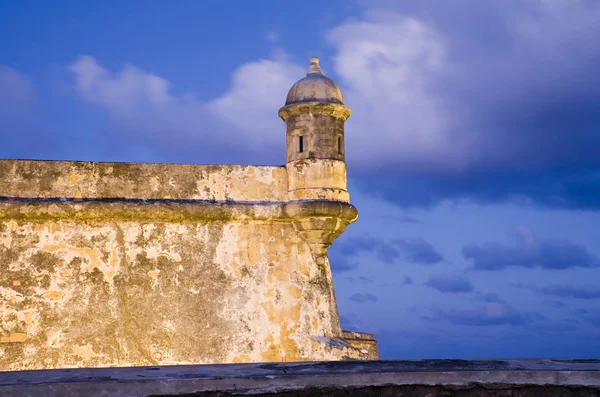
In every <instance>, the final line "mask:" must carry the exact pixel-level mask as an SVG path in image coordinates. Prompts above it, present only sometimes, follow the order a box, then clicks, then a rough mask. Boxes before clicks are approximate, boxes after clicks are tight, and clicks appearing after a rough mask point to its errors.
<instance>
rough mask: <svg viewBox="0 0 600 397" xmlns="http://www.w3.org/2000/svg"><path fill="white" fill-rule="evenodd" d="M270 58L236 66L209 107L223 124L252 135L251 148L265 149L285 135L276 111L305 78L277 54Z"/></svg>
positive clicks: (297, 69) (282, 55) (296, 67)
mask: <svg viewBox="0 0 600 397" xmlns="http://www.w3.org/2000/svg"><path fill="white" fill-rule="evenodd" d="M274 58H275V59H272V60H271V59H262V60H259V61H257V62H250V63H246V64H244V65H242V66H240V67H239V68H238V69H236V70H235V71H234V73H233V76H232V80H233V81H232V86H231V88H230V90H229V91H228V92H227V93H225V94H224V95H223V96H222V97H220V98H218V99H215V100H214V101H212V102H211V103H210V105H209V109H210V110H211V111H212V112H214V113H215V114H218V115H219V116H220V117H221V118H222V119H223V120H225V121H226V122H228V123H230V124H231V125H233V126H235V127H237V128H239V129H240V130H242V131H246V132H250V133H252V134H253V136H254V137H255V144H267V145H268V144H270V143H271V142H273V141H278V139H277V136H282V135H283V134H285V127H284V124H283V121H282V120H281V119H279V117H278V116H277V111H278V110H279V108H280V107H282V106H283V105H284V104H285V97H286V95H287V92H288V90H289V89H290V87H291V86H292V85H293V84H294V83H295V82H296V81H298V80H300V79H301V78H302V77H304V75H305V74H306V70H305V69H303V68H301V67H299V66H297V65H295V64H294V63H292V62H290V61H288V60H287V58H286V56H285V54H283V53H281V52H280V53H277V54H275V57H274ZM282 150H283V148H282Z"/></svg>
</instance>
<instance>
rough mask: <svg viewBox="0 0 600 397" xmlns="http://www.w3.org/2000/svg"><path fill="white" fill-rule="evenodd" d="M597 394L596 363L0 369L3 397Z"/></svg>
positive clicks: (439, 362)
mask: <svg viewBox="0 0 600 397" xmlns="http://www.w3.org/2000/svg"><path fill="white" fill-rule="evenodd" d="M275 394H282V395H284V396H295V397H303V396H307V397H308V396H310V397H319V396H340V397H341V396H351V397H352V396H356V397H358V396H361V397H375V396H382V395H383V396H411V397H425V396H452V397H467V396H468V397H492V396H493V397H509V396H511V397H515V396H528V397H531V396H533V397H596V396H599V395H600V360H548V359H543V360H535V359H531V360H422V361H342V362H327V363H323V362H312V363H277V364H275V363H273V364H267V363H265V364H227V365H197V366H171V367H137V368H103V369H75V370H46V371H20V372H0V396H1V397H9V396H10V397H13V396H28V397H42V396H43V397H58V396H60V397H71V396H73V397H74V396H77V397H100V396H111V397H125V396H128V397H149V396H155V397H158V396H188V397H190V396H197V397H199V396H232V395H252V396H273V395H275Z"/></svg>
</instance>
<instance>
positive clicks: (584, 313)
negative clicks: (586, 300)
mask: <svg viewBox="0 0 600 397" xmlns="http://www.w3.org/2000/svg"><path fill="white" fill-rule="evenodd" d="M575 312H576V315H577V316H578V317H579V318H580V319H581V320H582V321H584V322H586V323H587V324H590V325H592V326H593V327H597V328H600V309H578V310H576V311H575Z"/></svg>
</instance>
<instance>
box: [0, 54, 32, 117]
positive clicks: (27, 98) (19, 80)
mask: <svg viewBox="0 0 600 397" xmlns="http://www.w3.org/2000/svg"><path fill="white" fill-rule="evenodd" d="M36 98H37V95H36V90H35V86H34V84H33V82H32V81H31V79H30V78H29V77H28V76H26V75H24V74H22V73H20V72H18V71H16V70H14V69H12V68H9V67H8V66H3V65H0V106H2V107H3V108H4V109H5V110H6V108H8V107H10V108H11V109H15V108H18V107H21V106H27V105H29V104H32V103H33V102H35V100H36Z"/></svg>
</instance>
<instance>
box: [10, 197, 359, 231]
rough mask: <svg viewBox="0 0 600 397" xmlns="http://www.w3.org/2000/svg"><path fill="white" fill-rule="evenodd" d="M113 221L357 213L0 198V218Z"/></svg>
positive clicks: (332, 205) (308, 206)
mask: <svg viewBox="0 0 600 397" xmlns="http://www.w3.org/2000/svg"><path fill="white" fill-rule="evenodd" d="M109 218H110V219H124V220H142V219H150V220H153V221H164V222H194V221H199V220H209V221H232V220H264V221H289V220H302V219H335V220H337V221H338V222H341V223H343V224H346V225H347V224H350V223H352V222H354V221H355V220H356V219H357V218H358V211H357V210H356V208H355V207H354V206H353V205H352V204H349V203H345V202H341V201H323V200H303V201H290V202H285V201H282V202H272V201H265V202H241V201H205V200H172V199H159V200H143V199H123V198H114V199H70V198H68V199H67V198H40V199H36V198H20V197H0V219H6V220H10V219H13V220H40V219H41V220H60V219H71V220H102V219H109Z"/></svg>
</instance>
